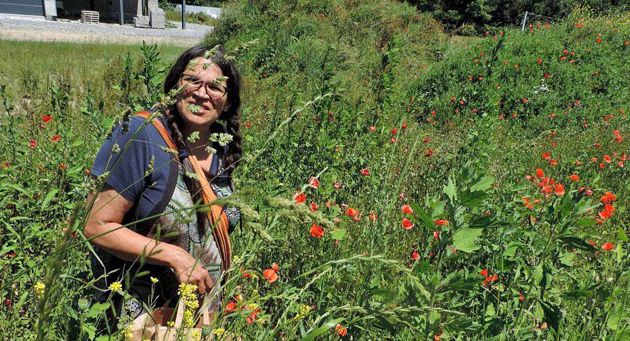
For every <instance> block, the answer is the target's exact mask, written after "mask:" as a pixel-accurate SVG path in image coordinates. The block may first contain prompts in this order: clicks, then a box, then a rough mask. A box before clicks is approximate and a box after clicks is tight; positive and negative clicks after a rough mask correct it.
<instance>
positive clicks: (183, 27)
mask: <svg viewBox="0 0 630 341" xmlns="http://www.w3.org/2000/svg"><path fill="white" fill-rule="evenodd" d="M121 1H122V0H121ZM185 29H186V0H182V30H185Z"/></svg>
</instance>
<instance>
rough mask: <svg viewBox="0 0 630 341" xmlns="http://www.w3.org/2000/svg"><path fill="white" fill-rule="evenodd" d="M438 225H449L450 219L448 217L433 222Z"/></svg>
mask: <svg viewBox="0 0 630 341" xmlns="http://www.w3.org/2000/svg"><path fill="white" fill-rule="evenodd" d="M433 223H434V224H435V225H436V226H447V225H448V220H446V219H438V220H436V221H434V222H433Z"/></svg>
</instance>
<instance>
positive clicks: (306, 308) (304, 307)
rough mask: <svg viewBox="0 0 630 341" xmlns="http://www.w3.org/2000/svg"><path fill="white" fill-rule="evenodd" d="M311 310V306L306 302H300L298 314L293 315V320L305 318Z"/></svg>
mask: <svg viewBox="0 0 630 341" xmlns="http://www.w3.org/2000/svg"><path fill="white" fill-rule="evenodd" d="M310 312H311V306H310V305H308V304H300V309H299V311H298V314H297V315H295V317H294V319H295V320H301V319H303V318H305V317H306V316H307V315H308V314H309V313H310Z"/></svg>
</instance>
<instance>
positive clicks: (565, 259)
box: [560, 252, 575, 266]
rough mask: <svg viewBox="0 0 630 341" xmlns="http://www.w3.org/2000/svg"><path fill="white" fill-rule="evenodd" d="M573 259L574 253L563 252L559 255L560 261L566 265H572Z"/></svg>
mask: <svg viewBox="0 0 630 341" xmlns="http://www.w3.org/2000/svg"><path fill="white" fill-rule="evenodd" d="M574 259H575V253H573V252H565V253H564V254H562V255H561V256H560V263H562V264H564V265H566V266H573V260H574Z"/></svg>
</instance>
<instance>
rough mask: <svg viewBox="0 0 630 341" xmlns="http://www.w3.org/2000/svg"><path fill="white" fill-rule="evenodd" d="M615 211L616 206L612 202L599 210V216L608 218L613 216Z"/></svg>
mask: <svg viewBox="0 0 630 341" xmlns="http://www.w3.org/2000/svg"><path fill="white" fill-rule="evenodd" d="M614 212H615V207H614V206H613V205H611V204H606V205H604V209H603V210H601V211H599V216H600V218H602V219H604V220H606V219H609V218H610V217H612V215H613V213H614Z"/></svg>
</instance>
